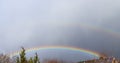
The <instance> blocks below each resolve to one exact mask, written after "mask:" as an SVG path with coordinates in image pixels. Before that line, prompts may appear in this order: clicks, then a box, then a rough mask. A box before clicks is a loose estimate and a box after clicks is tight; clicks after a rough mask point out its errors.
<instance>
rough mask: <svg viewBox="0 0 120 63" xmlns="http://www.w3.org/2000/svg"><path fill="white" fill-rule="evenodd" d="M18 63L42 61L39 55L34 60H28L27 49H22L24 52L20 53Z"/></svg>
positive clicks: (38, 62) (37, 62)
mask: <svg viewBox="0 0 120 63" xmlns="http://www.w3.org/2000/svg"><path fill="white" fill-rule="evenodd" d="M16 63H40V60H39V57H38V55H37V53H36V54H35V56H34V57H33V58H32V57H31V58H30V59H27V58H26V53H25V49H24V48H23V47H22V51H21V52H20V56H19V57H17V59H16Z"/></svg>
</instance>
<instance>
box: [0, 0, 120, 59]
mask: <svg viewBox="0 0 120 63" xmlns="http://www.w3.org/2000/svg"><path fill="white" fill-rule="evenodd" d="M119 3H120V0H0V51H1V52H4V53H7V52H11V51H16V50H19V49H20V47H21V46H24V47H25V48H32V47H35V46H45V45H61V46H75V47H80V48H84V49H89V50H93V51H97V52H100V53H102V54H106V55H108V56H115V57H118V58H120V54H119V53H120V50H119V48H120V45H119V44H120V18H119V17H120V4H119Z"/></svg>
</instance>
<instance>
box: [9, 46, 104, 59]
mask: <svg viewBox="0 0 120 63" xmlns="http://www.w3.org/2000/svg"><path fill="white" fill-rule="evenodd" d="M45 49H66V50H73V51H79V52H84V53H86V54H90V55H93V56H95V57H97V58H99V57H101V56H102V55H101V54H99V53H97V52H94V51H90V50H86V49H83V48H77V47H72V46H41V47H33V48H28V49H26V53H28V52H32V51H39V50H45ZM19 53H20V51H17V52H13V53H11V54H9V56H10V57H13V56H16V55H19Z"/></svg>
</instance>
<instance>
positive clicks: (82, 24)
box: [62, 23, 120, 38]
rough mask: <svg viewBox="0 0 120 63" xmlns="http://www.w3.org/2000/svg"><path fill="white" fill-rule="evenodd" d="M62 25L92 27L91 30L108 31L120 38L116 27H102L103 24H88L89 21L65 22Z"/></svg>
mask: <svg viewBox="0 0 120 63" xmlns="http://www.w3.org/2000/svg"><path fill="white" fill-rule="evenodd" d="M62 26H68V27H69V26H77V27H81V28H85V29H90V30H95V31H98V32H103V33H107V34H110V35H111V36H113V37H116V38H120V31H116V30H114V29H110V28H105V27H101V26H97V25H92V24H87V23H71V24H70V23H64V24H63V25H62Z"/></svg>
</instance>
